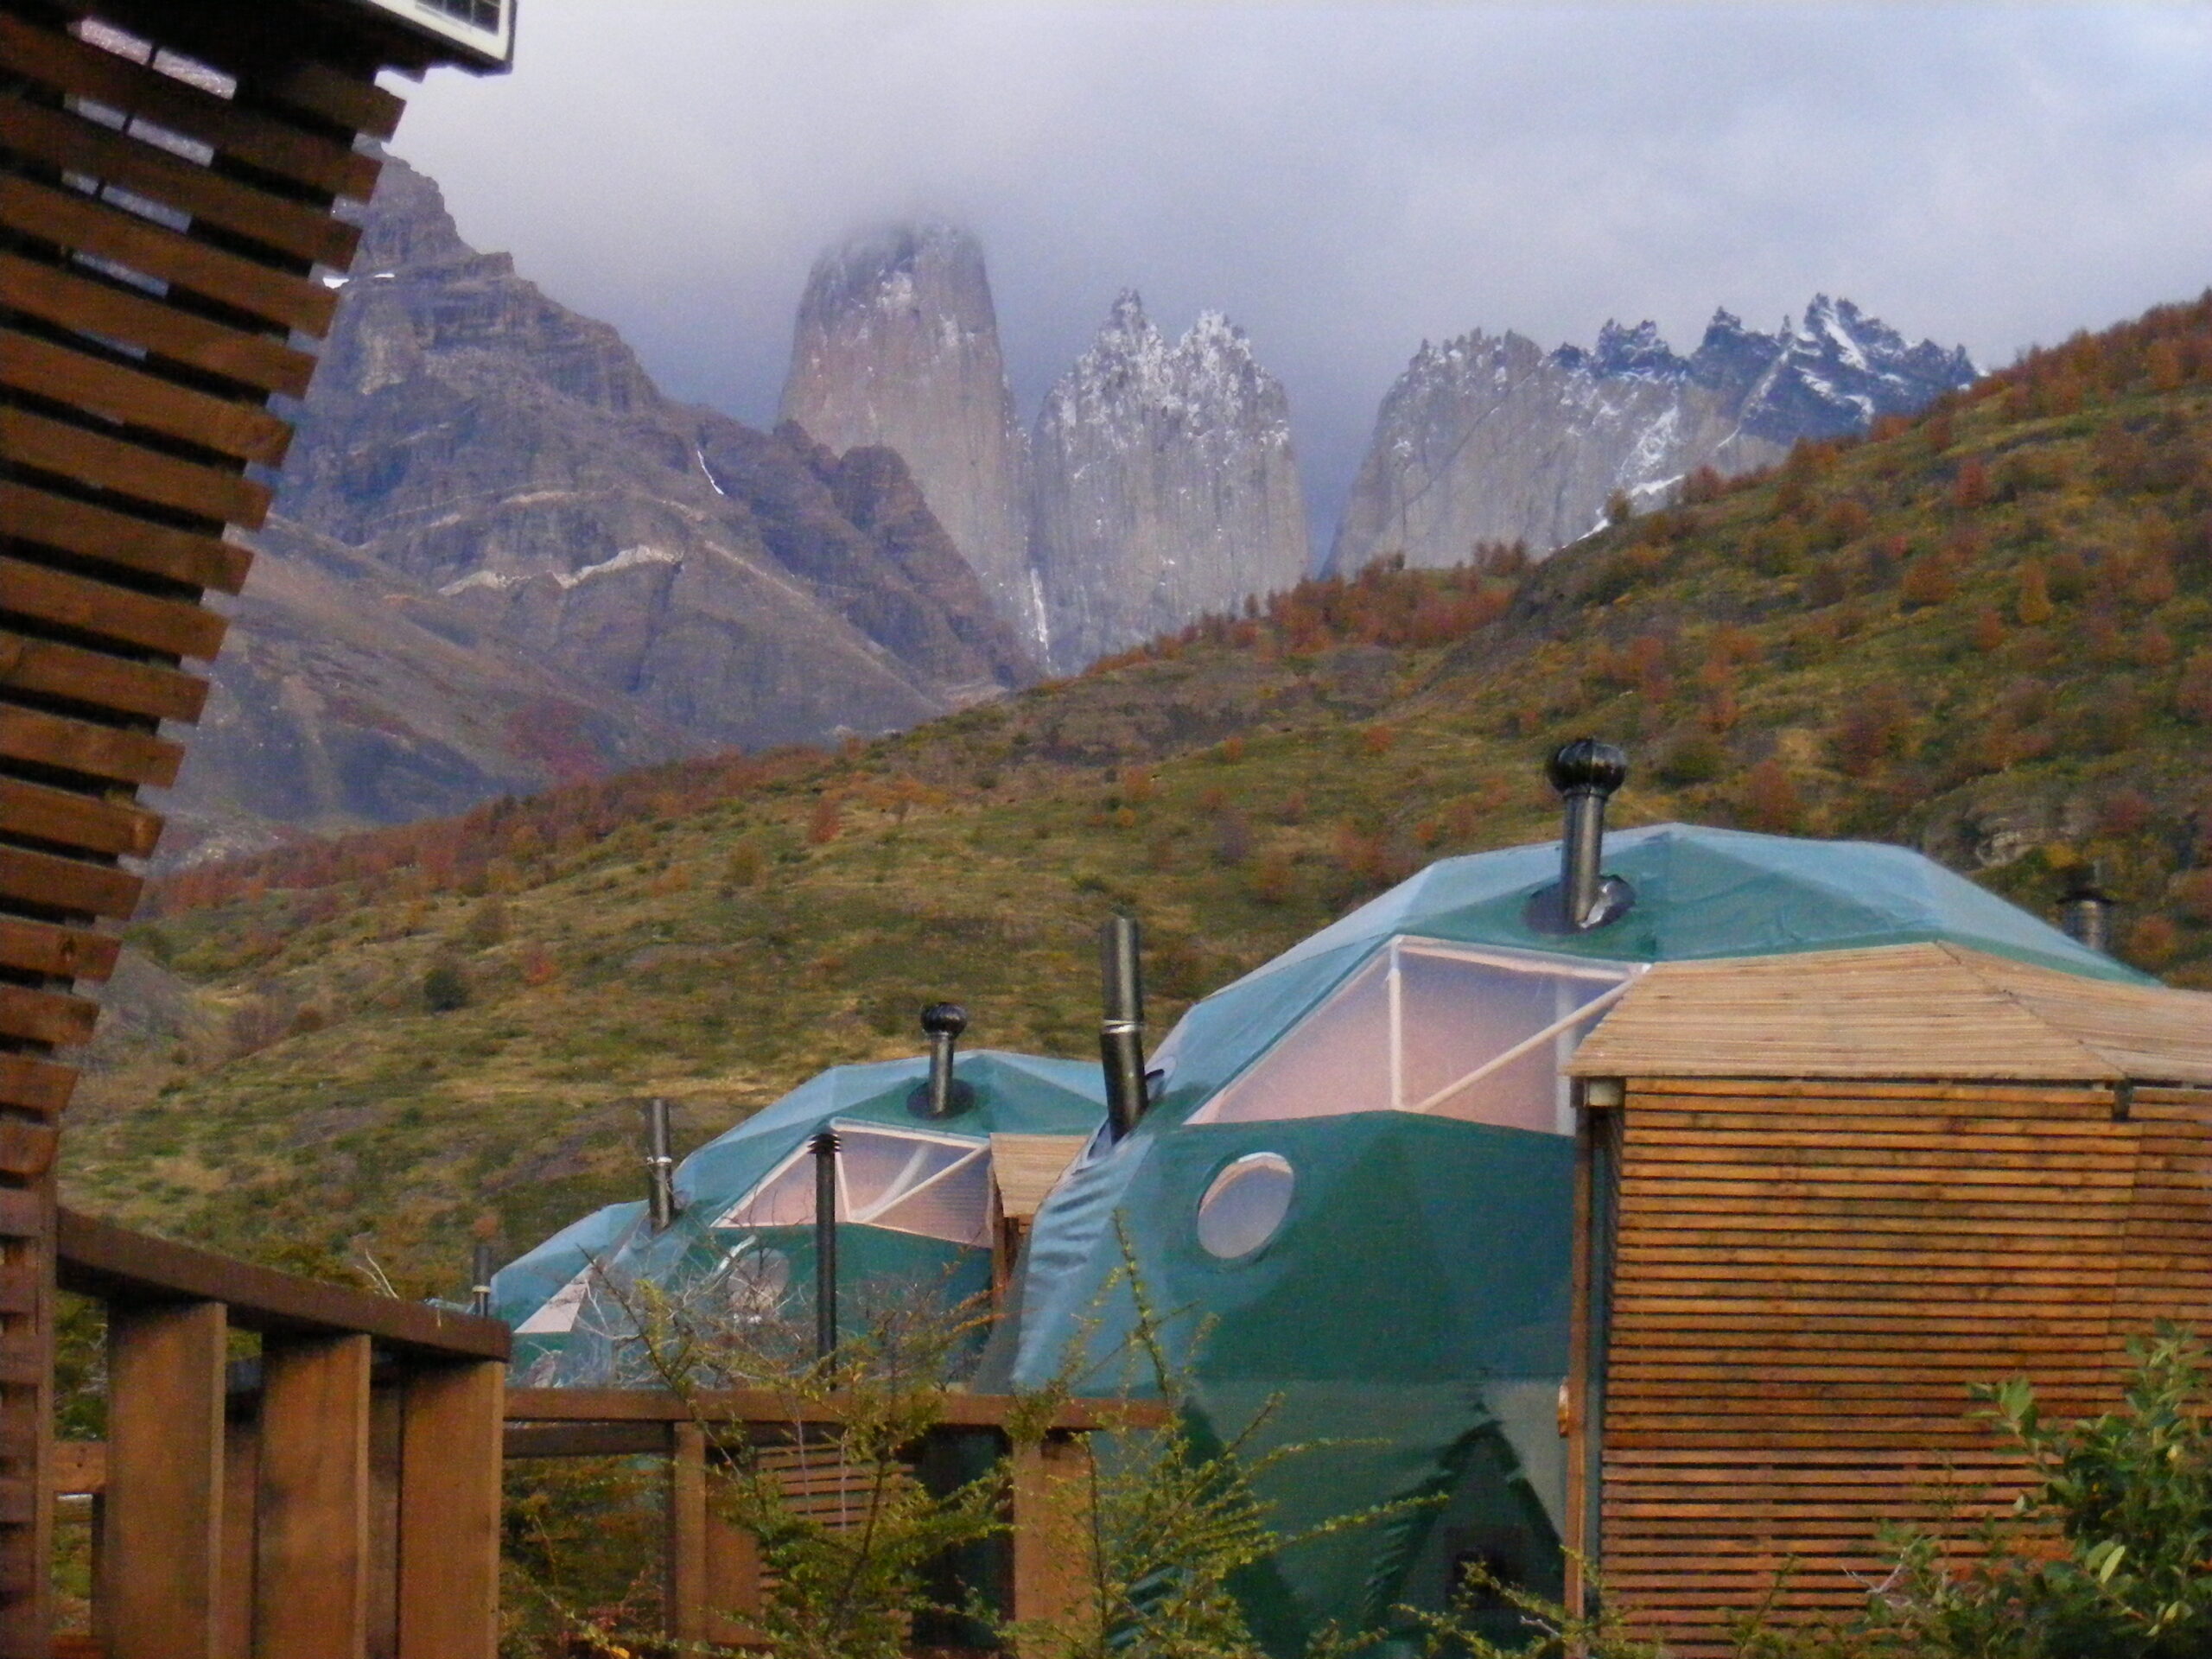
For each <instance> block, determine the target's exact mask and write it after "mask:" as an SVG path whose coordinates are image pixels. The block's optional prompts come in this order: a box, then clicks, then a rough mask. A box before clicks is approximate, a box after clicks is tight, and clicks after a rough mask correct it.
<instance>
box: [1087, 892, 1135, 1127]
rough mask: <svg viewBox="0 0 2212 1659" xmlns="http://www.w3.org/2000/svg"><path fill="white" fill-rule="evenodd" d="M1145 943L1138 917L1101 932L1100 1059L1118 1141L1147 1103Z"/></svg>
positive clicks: (1112, 922) (1109, 1120) (1116, 921)
mask: <svg viewBox="0 0 2212 1659" xmlns="http://www.w3.org/2000/svg"><path fill="white" fill-rule="evenodd" d="M1140 945H1141V934H1140V932H1139V930H1138V927H1137V918H1135V917H1134V916H1116V917H1114V918H1111V919H1110V920H1109V921H1108V922H1107V924H1106V925H1105V926H1104V927H1103V929H1101V930H1100V931H1099V936H1098V966H1099V974H1100V977H1101V979H1102V980H1103V982H1104V989H1105V997H1104V1002H1105V1017H1104V1018H1103V1019H1102V1020H1100V1021H1099V1024H1098V1058H1099V1061H1100V1064H1101V1065H1103V1067H1104V1069H1105V1073H1106V1122H1107V1133H1108V1134H1109V1135H1112V1136H1113V1138H1114V1139H1115V1140H1116V1141H1119V1140H1121V1139H1122V1137H1123V1136H1124V1135H1128V1132H1129V1131H1130V1130H1131V1129H1134V1128H1136V1126H1137V1120H1138V1119H1139V1118H1141V1117H1142V1116H1144V1109H1145V1105H1146V1101H1145V1077H1144V967H1143V964H1142V963H1141V960H1140V959H1139V957H1138V950H1139V947H1140Z"/></svg>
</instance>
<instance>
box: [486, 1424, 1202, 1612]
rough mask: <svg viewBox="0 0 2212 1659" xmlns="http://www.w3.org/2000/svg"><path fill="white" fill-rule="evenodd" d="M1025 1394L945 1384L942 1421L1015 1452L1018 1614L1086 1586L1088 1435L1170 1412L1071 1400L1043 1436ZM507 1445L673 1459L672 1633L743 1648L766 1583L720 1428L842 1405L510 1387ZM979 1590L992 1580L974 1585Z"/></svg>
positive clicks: (526, 1451)
mask: <svg viewBox="0 0 2212 1659" xmlns="http://www.w3.org/2000/svg"><path fill="white" fill-rule="evenodd" d="M1017 1403H1018V1402H1016V1401H1015V1400H1014V1399H1012V1398H1010V1397H1008V1396H1007V1395H976V1394H959V1393H952V1394H948V1395H944V1397H943V1400H942V1402H941V1410H940V1411H939V1413H938V1427H937V1429H936V1430H935V1431H934V1432H936V1433H974V1432H976V1431H978V1430H983V1431H995V1432H997V1433H998V1434H999V1435H1000V1436H1001V1447H1002V1450H1003V1451H1004V1452H1005V1453H1006V1454H1007V1455H1008V1456H1010V1457H1011V1458H1012V1459H1013V1460H1014V1467H1013V1470H1012V1479H1011V1480H1010V1482H1009V1493H1008V1497H1009V1504H1008V1514H1007V1535H1006V1541H1007V1561H1006V1571H1005V1574H1004V1586H1003V1588H1004V1592H1005V1598H1004V1608H1005V1611H1006V1612H1007V1614H1008V1615H1009V1616H1010V1617H1011V1618H1014V1620H1016V1621H1033V1620H1042V1619H1049V1618H1054V1617H1056V1616H1058V1615H1060V1614H1062V1613H1065V1612H1066V1611H1069V1610H1070V1609H1071V1606H1072V1605H1074V1603H1075V1601H1076V1599H1077V1597H1078V1596H1079V1594H1080V1593H1081V1589H1080V1580H1079V1578H1078V1573H1079V1572H1080V1567H1081V1563H1082V1562H1083V1561H1084V1560H1087V1559H1088V1550H1087V1548H1085V1540H1086V1537H1087V1529H1086V1528H1085V1526H1084V1513H1085V1511H1084V1502H1083V1493H1084V1488H1085V1485H1086V1484H1087V1482H1086V1479H1085V1474H1086V1471H1087V1466H1088V1465H1087V1464H1086V1461H1085V1459H1084V1456H1083V1448H1082V1446H1081V1445H1080V1444H1079V1442H1080V1440H1081V1437H1083V1436H1084V1435H1086V1434H1090V1433H1098V1432H1101V1431H1105V1430H1110V1429H1114V1428H1121V1427H1153V1426H1156V1425H1157V1424H1159V1423H1160V1422H1162V1421H1165V1409H1164V1408H1162V1407H1160V1405H1158V1404H1156V1403H1153V1402H1084V1401H1076V1402H1070V1403H1069V1404H1067V1405H1065V1406H1064V1407H1063V1408H1061V1409H1060V1410H1059V1411H1058V1413H1057V1414H1055V1415H1054V1416H1053V1417H1052V1420H1051V1421H1050V1422H1049V1423H1048V1424H1046V1427H1045V1432H1044V1434H1043V1437H1042V1439H1041V1440H1027V1439H1025V1440H1024V1441H1022V1442H1021V1443H1018V1444H1017V1443H1014V1442H1012V1441H1010V1440H1007V1439H1006V1438H1005V1436H1006V1429H1007V1421H1008V1418H1009V1416H1010V1414H1012V1413H1013V1412H1014V1410H1015V1409H1016V1407H1017ZM506 1417H507V1431H506V1455H507V1456H509V1457H511V1458H517V1457H520V1458H543V1457H586V1456H605V1455H613V1454H620V1453H626V1452H627V1453H635V1452H650V1453H653V1454H656V1455H660V1456H664V1457H666V1458H667V1459H668V1510H667V1515H668V1525H667V1530H666V1535H665V1543H664V1548H665V1555H664V1563H663V1565H664V1584H665V1586H666V1603H665V1629H666V1630H667V1633H668V1635H669V1636H670V1637H671V1638H672V1639H673V1640H675V1641H677V1642H717V1643H731V1644H734V1645H744V1644H747V1643H749V1642H750V1641H752V1640H753V1638H754V1635H755V1631H754V1627H753V1624H752V1622H751V1621H752V1619H753V1617H754V1616H756V1615H757V1614H758V1613H759V1612H760V1608H761V1605H762V1599H763V1596H764V1593H765V1585H764V1583H763V1579H762V1573H761V1563H760V1554H759V1552H758V1550H757V1548H755V1546H754V1544H753V1540H752V1538H751V1537H750V1536H749V1535H747V1534H746V1533H745V1532H744V1531H743V1530H742V1529H740V1528H738V1527H736V1526H734V1525H733V1524H731V1522H729V1521H728V1519H726V1518H725V1516H724V1515H723V1513H722V1507H721V1505H720V1504H719V1503H716V1502H715V1492H714V1486H715V1478H716V1474H715V1466H716V1460H715V1455H714V1452H713V1449H712V1448H711V1446H709V1427H712V1428H713V1430H714V1431H715V1433H716V1434H717V1435H720V1434H722V1433H731V1434H744V1435H747V1437H750V1438H754V1439H756V1440H757V1439H761V1438H764V1437H765V1438H769V1439H774V1438H777V1437H782V1436H787V1435H789V1434H791V1433H792V1432H793V1431H794V1430H810V1429H812V1428H815V1427H821V1428H823V1429H825V1430H834V1429H835V1427H836V1425H837V1423H838V1422H839V1421H841V1418H842V1412H841V1410H840V1408H839V1407H838V1406H837V1405H836V1402H834V1401H833V1402H825V1403H820V1404H808V1403H800V1402H794V1401H792V1400H791V1399H790V1398H788V1397H787V1396H785V1395H779V1394H776V1393H772V1392H770V1391H767V1390H747V1391H743V1392H731V1393H723V1394H706V1395H698V1396H696V1397H695V1398H692V1399H689V1400H686V1399H683V1398H681V1397H679V1396H677V1395H673V1394H667V1393H658V1392H652V1391H647V1390H632V1389H510V1390H509V1391H508V1394H507V1405H506ZM967 1587H969V1588H970V1589H981V1588H983V1587H984V1586H967Z"/></svg>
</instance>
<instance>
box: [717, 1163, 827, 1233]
mask: <svg viewBox="0 0 2212 1659" xmlns="http://www.w3.org/2000/svg"><path fill="white" fill-rule="evenodd" d="M813 1220H814V1158H813V1154H810V1153H809V1152H808V1151H807V1149H806V1148H805V1147H800V1148H799V1149H798V1151H797V1152H796V1153H794V1154H791V1157H790V1158H788V1159H786V1160H785V1161H784V1162H783V1163H782V1164H781V1165H779V1166H778V1167H777V1168H776V1169H775V1170H774V1171H772V1173H770V1174H769V1176H768V1178H767V1179H766V1180H764V1181H762V1182H761V1183H760V1185H758V1186H756V1187H754V1188H753V1191H752V1192H748V1193H747V1194H746V1195H745V1196H744V1197H743V1198H740V1199H739V1200H738V1201H737V1202H736V1203H735V1204H734V1205H731V1206H730V1207H729V1209H728V1211H725V1212H724V1213H723V1215H722V1216H721V1219H719V1220H718V1221H716V1222H715V1226H717V1227H804V1226H808V1225H810V1224H811V1223H812V1222H813Z"/></svg>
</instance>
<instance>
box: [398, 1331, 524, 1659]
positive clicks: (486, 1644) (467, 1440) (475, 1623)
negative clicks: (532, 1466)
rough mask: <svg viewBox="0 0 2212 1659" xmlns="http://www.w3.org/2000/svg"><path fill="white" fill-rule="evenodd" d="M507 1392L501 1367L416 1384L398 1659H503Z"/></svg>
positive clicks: (484, 1366) (405, 1468) (408, 1442)
mask: <svg viewBox="0 0 2212 1659" xmlns="http://www.w3.org/2000/svg"><path fill="white" fill-rule="evenodd" d="M504 1395H505V1366H504V1365H502V1364H501V1363H499V1362H496V1361H480V1362H478V1363H474V1364H466V1365H429V1364H418V1365H416V1367H415V1368H414V1369H413V1370H411V1371H410V1373H409V1375H408V1377H407V1381H406V1384H405V1395H404V1411H405V1413H406V1416H405V1422H404V1429H403V1436H404V1438H403V1440H402V1442H401V1464H400V1491H399V1597H398V1601H399V1644H398V1659H497V1656H498V1652H499V1478H500V1471H499V1463H500V1419H501V1416H502V1407H503V1405H504Z"/></svg>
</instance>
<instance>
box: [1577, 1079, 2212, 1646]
mask: <svg viewBox="0 0 2212 1659" xmlns="http://www.w3.org/2000/svg"><path fill="white" fill-rule="evenodd" d="M1622 1124H1623V1141H1622V1144H1621V1152H1620V1163H1619V1166H1618V1167H1619V1171H1620V1180H1619V1188H1618V1192H1619V1205H1620V1211H1619V1213H1620V1227H1619V1230H1618V1237H1617V1243H1616V1247H1615V1251H1614V1255H1613V1258H1612V1259H1613V1272H1614V1278H1613V1285H1614V1293H1613V1300H1612V1305H1611V1321H1610V1324H1609V1326H1608V1341H1609V1351H1608V1363H1607V1370H1606V1388H1605V1399H1604V1424H1603V1442H1602V1452H1601V1458H1602V1465H1603V1471H1604V1484H1603V1486H1602V1489H1601V1492H1600V1507H1601V1511H1602V1514H1603V1516H1604V1519H1603V1523H1602V1534H1601V1536H1602V1550H1601V1554H1602V1567H1603V1570H1604V1573H1605V1581H1606V1583H1607V1584H1608V1586H1610V1587H1611V1589H1612V1591H1613V1592H1614V1593H1615V1595H1616V1596H1617V1597H1618V1598H1619V1599H1620V1600H1621V1601H1622V1602H1623V1603H1624V1605H1626V1606H1627V1607H1629V1608H1630V1611H1631V1616H1632V1618H1633V1619H1634V1621H1635V1623H1636V1624H1637V1625H1639V1626H1640V1627H1642V1628H1643V1630H1645V1631H1646V1632H1647V1633H1648V1634H1651V1635H1661V1634H1663V1635H1665V1636H1666V1637H1667V1638H1668V1639H1669V1642H1670V1643H1671V1644H1672V1645H1673V1646H1674V1648H1675V1650H1676V1651H1678V1652H1679V1653H1681V1654H1682V1655H1684V1656H1697V1655H1704V1654H1708V1653H1710V1654H1714V1655H1719V1654H1723V1653H1726V1652H1729V1651H1730V1650H1731V1647H1730V1643H1729V1641H1728V1638H1727V1631H1726V1621H1727V1614H1728V1612H1729V1611H1730V1610H1731V1609H1734V1610H1737V1611H1747V1610H1749V1609H1751V1608H1752V1607H1756V1606H1758V1605H1761V1603H1762V1602H1763V1601H1764V1599H1765V1598H1766V1597H1767V1596H1768V1595H1769V1594H1770V1592H1771V1591H1772V1588H1773V1584H1774V1579H1775V1574H1776V1573H1777V1571H1778V1570H1779V1569H1780V1568H1781V1567H1782V1566H1783V1563H1784V1562H1792V1563H1794V1567H1793V1572H1794V1576H1793V1577H1792V1579H1791V1580H1790V1583H1789V1589H1788V1591H1787V1593H1786V1595H1785V1596H1784V1599H1783V1604H1782V1606H1781V1608H1780V1613H1781V1615H1782V1616H1783V1617H1784V1618H1795V1617H1799V1616H1802V1615H1804V1614H1807V1613H1808V1612H1810V1611H1817V1610H1819V1609H1822V1608H1827V1609H1833V1610H1848V1609H1849V1608H1851V1607H1853V1606H1855V1605H1859V1603H1860V1602H1863V1600H1864V1598H1865V1595H1866V1589H1865V1582H1866V1579H1867V1578H1869V1577H1872V1576H1878V1573H1880V1571H1882V1570H1883V1569H1884V1567H1885V1565H1886V1562H1885V1555H1884V1552H1883V1550H1882V1549H1881V1548H1880V1547H1879V1545H1878V1534H1879V1532H1880V1531H1881V1529H1883V1527H1884V1526H1885V1525H1886V1524H1890V1523H1893V1522H1904V1521H1910V1522H1919V1523H1922V1524H1931V1525H1938V1526H1940V1527H1942V1529H1944V1530H1946V1531H1947V1532H1948V1533H1950V1534H1951V1535H1954V1536H1956V1535H1960V1533H1961V1529H1971V1527H1972V1526H1973V1525H1974V1524H1975V1523H1976V1522H1978V1520H1979V1519H1980V1518H1982V1517H1985V1516H1990V1515H1992V1514H1994V1513H1996V1512H1997V1511H1998V1510H1999V1509H2001V1507H2002V1506H2003V1505H2004V1503H2005V1502H2007V1501H2008V1497H2009V1494H2010V1492H2011V1491H2013V1490H2016V1489H2017V1484H2018V1480H2019V1478H2020V1472H2021V1471H2020V1465H2019V1464H2018V1460H2017V1459H2015V1458H2014V1457H2012V1455H2011V1454H2010V1453H2009V1452H2006V1451H2005V1449H2004V1448H2003V1447H2001V1446H1999V1445H1998V1444H1997V1443H1996V1437H1995V1435H1994V1433H1993V1431H1992V1429H1991V1428H1990V1427H1989V1426H1988V1425H1987V1424H1986V1422H1982V1421H1978V1420H1975V1419H1974V1418H1973V1417H1972V1416H1971V1415H1970V1410H1971V1406H1972V1400H1971V1388H1972V1385H1974V1384H1975V1383H1990V1382H1996V1381H1999V1380H2002V1379H2004V1378H2005V1377H2007V1376H2015V1375H2026V1376H2030V1377H2031V1379H2032V1380H2033V1381H2034V1382H2035V1383H2036V1385H2037V1391H2038V1396H2039V1398H2040V1399H2041V1400H2042V1401H2043V1402H2044V1408H2045V1411H2046V1414H2049V1415H2051V1416H2054V1417H2057V1416H2063V1415H2069V1414H2088V1413H2090V1412H2094V1411H2096V1410H2100V1409H2102V1408H2104V1407H2105V1406H2106V1405H2107V1404H2108V1403H2109V1402H2111V1401H2113V1399H2114V1398H2115V1397H2116V1394H2117V1389H2118V1381H2119V1377H2120V1366H2119V1365H2118V1364H2117V1363H2114V1357H2113V1341H2114V1338H2113V1332H2114V1331H2115V1329H2116V1327H2117V1325H2118V1324H2119V1323H2120V1321H2121V1320H2123V1319H2125V1318H2126V1317H2128V1316H2127V1315H2126V1313H2125V1310H2126V1309H2127V1308H2129V1307H2130V1306H2133V1305H2134V1304H2133V1301H2131V1300H2130V1299H2131V1298H2132V1297H2133V1296H2135V1295H2137V1294H2142V1295H2144V1296H2145V1297H2151V1296H2155V1294H2157V1289H2158V1286H2159V1285H2161V1284H2163V1283H2164V1282H2165V1281H2167V1280H2169V1279H2171V1278H2174V1277H2177V1276H2182V1277H2186V1276H2187V1272H2188V1269H2189V1268H2190V1258H2191V1255H2192V1253H2193V1252H2194V1251H2195V1250H2196V1249H2198V1248H2199V1246H2198V1244H2197V1243H2195V1242H2193V1240H2198V1239H2207V1238H2212V1188H2208V1187H2207V1186H2206V1185H2204V1184H2203V1183H2202V1180H2201V1179H2199V1178H2198V1177H2197V1176H2196V1173H2195V1172H2194V1171H2190V1173H2187V1174H2185V1175H2182V1176H2177V1177H2175V1178H2171V1179H2169V1178H2165V1177H2162V1176H2158V1175H2156V1174H2155V1173H2152V1165H2154V1164H2158V1163H2163V1162H2165V1161H2168V1160H2172V1161H2174V1162H2176V1163H2177V1164H2180V1165H2184V1166H2186V1165H2188V1164H2190V1161H2191V1160H2190V1152H2189V1150H2188V1148H2187V1147H2186V1146H2185V1145H2183V1141H2185V1138H2186V1131H2185V1130H2183V1129H2181V1128H2166V1127H2164V1126H2161V1128H2160V1129H2159V1130H2158V1136H2159V1139H2158V1142H2157V1143H2156V1144H2153V1142H2152V1141H2151V1140H2150V1139H2149V1138H2148V1137H2146V1136H2145V1133H2144V1126H2143V1125H2142V1124H2140V1123H2137V1122H2114V1121H2113V1111H2112V1097H2111V1096H2110V1095H2109V1094H2108V1093H2106V1092H2103V1091H2099V1090H2082V1089H2079V1088H2068V1089H2056V1090H2050V1089H2043V1088H2037V1087H2031V1088H2020V1087H2016V1086H2010V1085H2005V1084H1986V1085H1963V1086H1962V1085H1944V1084H1904V1083H1891V1084H1881V1085H1861V1084H1856V1083H1851V1084H1845V1083H1829V1084H1806V1083H1803V1082H1798V1083H1795V1084H1763V1083H1759V1082H1757V1081H1755V1080H1751V1079H1741V1078H1735V1079H1699V1080H1697V1081H1696V1082H1694V1083H1678V1082H1675V1081H1672V1080H1669V1081H1666V1082H1663V1083H1657V1084H1652V1083H1644V1084H1637V1085H1634V1086H1631V1088H1630V1091H1629V1094H1628V1098H1627V1104H1626V1107H1625V1108H1624V1116H1623V1118H1622ZM2208 1150H2212V1148H2208ZM2161 1181H2166V1182H2167V1183H2168V1184H2167V1185H2164V1186H2162V1185H2159V1183H2160V1182H2161ZM2192 1229H2193V1233H2192ZM2203 1248H2205V1249H2208V1250H2209V1251H2212V1243H2208V1244H2206V1245H2205V1246H2204V1247H2203ZM2206 1278H2207V1279H2208V1280H2209V1281H2212V1273H2208V1274H2206ZM2131 1279H2132V1281H2133V1285H2132V1286H2131V1282H2130V1281H2131ZM1949 1459H1955V1460H1956V1462H1957V1463H1958V1465H1960V1466H1961V1471H1962V1476H1963V1479H1964V1482H1965V1484H1963V1485H1959V1486H1955V1487H1953V1488H1952V1489H1951V1497H1955V1498H1956V1500H1957V1501H1956V1502H1955V1503H1952V1502H1951V1501H1950V1498H1949V1497H1945V1496H1944V1495H1943V1494H1942V1492H1941V1491H1939V1490H1938V1489H1939V1487H1941V1486H1942V1482H1941V1480H1940V1479H1939V1478H1938V1477H1939V1473H1940V1470H1939V1465H1941V1464H1942V1462H1943V1461H1946V1460H1949ZM1854 1574H1856V1575H1859V1576H1856V1577H1854Z"/></svg>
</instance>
